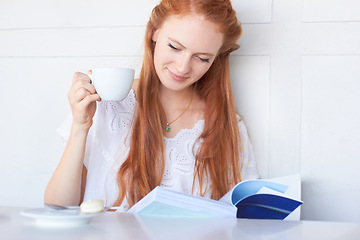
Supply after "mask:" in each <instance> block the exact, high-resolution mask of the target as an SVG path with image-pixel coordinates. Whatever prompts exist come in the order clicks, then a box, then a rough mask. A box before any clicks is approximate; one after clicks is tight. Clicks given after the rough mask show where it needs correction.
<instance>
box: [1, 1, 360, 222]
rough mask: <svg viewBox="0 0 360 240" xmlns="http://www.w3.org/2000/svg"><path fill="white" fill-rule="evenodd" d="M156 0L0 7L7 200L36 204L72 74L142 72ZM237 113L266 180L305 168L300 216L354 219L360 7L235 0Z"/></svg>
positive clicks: (53, 159)
mask: <svg viewBox="0 0 360 240" xmlns="http://www.w3.org/2000/svg"><path fill="white" fill-rule="evenodd" d="M158 2H159V1H158V0H134V1H122V0H121V1H118V0H102V1H86V0H63V1H55V2H54V1H46V0H32V1H27V0H16V1H6V0H5V1H0V90H1V94H0V104H1V110H2V113H1V118H0V153H1V155H0V166H1V167H0V195H1V198H0V205H21V206H41V205H42V201H43V192H44V189H45V186H46V184H47V182H48V180H49V178H50V176H51V175H52V172H53V170H54V169H55V167H56V165H57V163H58V161H59V159H60V155H61V152H62V146H61V143H60V141H59V139H58V137H57V135H56V133H55V130H56V128H57V126H59V124H61V122H62V120H63V119H64V118H65V116H66V115H67V113H68V112H69V107H68V103H67V96H66V95H67V91H68V89H69V87H70V83H71V78H72V75H73V73H74V72H75V71H83V72H86V71H87V70H88V69H90V68H91V67H93V66H118V65H121V66H130V67H133V68H136V69H137V74H138V73H139V69H140V66H141V55H142V53H143V49H142V48H143V42H142V41H143V34H144V29H145V24H146V22H147V19H148V17H149V15H150V12H151V9H152V8H153V6H154V5H156V3H158ZM233 5H234V7H235V8H236V10H237V13H238V17H239V19H240V20H241V22H242V23H243V29H244V33H243V36H242V38H241V40H240V44H241V48H240V49H239V50H238V51H236V52H235V53H234V54H233V56H232V58H231V75H232V82H233V88H234V96H235V100H236V103H237V108H238V110H239V112H240V113H241V115H242V116H243V117H244V119H245V121H246V124H247V126H248V131H249V134H250V137H251V139H252V142H253V145H254V149H255V153H256V157H257V161H258V168H259V172H260V174H261V176H262V177H264V178H266V177H276V176H282V175H287V174H291V173H297V172H300V174H301V176H302V199H303V200H304V202H305V204H304V205H303V207H302V219H310V220H331V221H336V220H341V221H359V220H360V207H359V205H358V204H357V203H358V202H359V200H360V174H359V173H358V171H357V170H358V169H359V168H360V163H359V160H360V152H359V150H358V149H360V138H359V136H360V125H359V122H360V110H359V109H360V108H359V103H360V97H359V95H360V94H359V93H360V70H359V69H360V23H359V20H360V11H358V9H360V1H358V0H292V1H287V0H251V1H250V0H233Z"/></svg>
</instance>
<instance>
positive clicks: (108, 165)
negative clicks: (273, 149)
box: [58, 90, 259, 211]
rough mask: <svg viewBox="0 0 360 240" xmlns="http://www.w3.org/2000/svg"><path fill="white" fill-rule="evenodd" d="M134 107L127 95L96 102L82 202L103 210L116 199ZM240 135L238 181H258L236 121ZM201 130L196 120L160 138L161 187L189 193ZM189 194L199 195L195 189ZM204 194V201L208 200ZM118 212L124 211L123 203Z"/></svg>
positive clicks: (65, 133)
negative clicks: (241, 158) (162, 156)
mask: <svg viewBox="0 0 360 240" xmlns="http://www.w3.org/2000/svg"><path fill="white" fill-rule="evenodd" d="M135 106H136V99H135V93H134V91H133V90H131V91H130V93H129V95H128V96H127V98H125V99H124V100H123V101H122V102H99V103H98V106H97V111H96V114H95V116H94V120H93V126H92V127H91V128H90V130H89V134H88V138H87V142H86V150H85V157H84V165H85V167H86V168H87V170H88V174H87V181H86V188H85V196H84V201H86V200H91V199H102V200H104V202H105V203H106V205H107V206H110V205H112V204H113V203H114V202H115V201H116V198H117V196H118V186H117V182H116V175H117V172H118V170H119V168H120V166H121V164H122V163H123V162H124V161H125V160H126V157H127V155H128V153H129V150H130V139H131V132H132V131H131V129H132V125H131V123H132V119H133V115H134V110H135ZM238 120H239V122H238V126H239V130H240V135H241V138H242V142H243V145H244V162H243V168H242V171H241V176H242V179H243V180H245V179H254V178H259V175H258V172H257V167H256V162H255V155H254V152H253V148H252V145H251V143H250V140H249V137H248V134H247V131H246V127H245V124H244V122H243V121H241V120H240V118H238ZM71 124H72V116H71V115H69V116H68V118H67V119H66V120H65V122H64V123H63V125H62V126H61V127H60V128H59V129H58V133H59V134H60V136H61V137H62V139H63V141H64V143H66V141H67V139H68V138H69V135H70V129H71ZM203 128H204V120H199V121H198V122H197V123H196V124H195V126H194V127H193V128H192V129H182V130H181V131H180V132H179V133H178V134H177V135H176V136H175V137H174V138H166V137H164V144H165V149H166V150H165V170H164V174H163V178H162V182H161V185H162V186H164V187H166V188H169V189H172V190H175V191H181V192H185V193H189V194H191V193H192V186H193V178H194V167H195V154H194V153H195V152H196V151H197V150H198V148H199V144H200V143H198V142H196V139H197V138H198V137H199V136H200V134H201V133H202V131H203ZM193 193H194V194H195V195H199V186H198V185H197V184H196V185H195V186H194V191H193ZM210 195H211V192H210V191H207V192H206V195H205V197H210ZM121 207H122V208H121V209H119V210H118V211H126V210H127V209H128V204H127V201H126V199H125V200H124V202H123V204H122V205H121Z"/></svg>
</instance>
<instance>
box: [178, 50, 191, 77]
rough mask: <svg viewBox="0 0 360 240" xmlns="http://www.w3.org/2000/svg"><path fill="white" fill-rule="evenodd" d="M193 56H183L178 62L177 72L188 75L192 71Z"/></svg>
mask: <svg viewBox="0 0 360 240" xmlns="http://www.w3.org/2000/svg"><path fill="white" fill-rule="evenodd" d="M190 62H191V56H189V55H188V54H185V53H184V54H181V55H180V56H179V57H178V59H177V60H176V70H177V73H178V74H186V73H188V72H189V71H190V69H191V64H190Z"/></svg>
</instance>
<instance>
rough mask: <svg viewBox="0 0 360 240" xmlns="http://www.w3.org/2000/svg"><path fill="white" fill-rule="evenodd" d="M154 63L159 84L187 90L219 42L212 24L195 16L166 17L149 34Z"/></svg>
mask: <svg viewBox="0 0 360 240" xmlns="http://www.w3.org/2000/svg"><path fill="white" fill-rule="evenodd" d="M152 39H153V41H155V42H156V44H155V52H154V64H155V70H156V73H157V75H158V77H159V79H160V81H161V83H162V85H163V86H164V87H165V88H167V89H169V90H172V91H181V90H185V89H187V87H189V86H190V85H192V84H193V83H194V82H196V81H197V80H199V79H200V78H201V77H202V76H203V75H204V74H205V73H206V72H207V71H208V69H209V68H210V66H211V64H212V63H213V61H214V59H215V57H216V55H217V53H218V51H219V49H220V47H221V45H222V43H223V34H222V33H220V32H219V31H218V30H217V28H216V25H215V24H213V23H211V22H209V21H206V20H204V19H203V18H202V17H201V16H198V15H188V16H185V17H181V18H180V17H179V16H176V15H173V16H170V17H169V18H168V19H167V20H166V21H165V22H164V23H163V24H162V26H161V28H159V29H158V30H156V31H155V32H154V34H153V38H152Z"/></svg>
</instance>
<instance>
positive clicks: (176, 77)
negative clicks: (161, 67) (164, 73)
mask: <svg viewBox="0 0 360 240" xmlns="http://www.w3.org/2000/svg"><path fill="white" fill-rule="evenodd" d="M167 70H168V72H169V75H170V77H171V78H172V79H174V80H175V81H177V82H183V81H185V80H186V79H188V77H185V76H181V75H177V74H175V73H173V72H172V71H170V70H169V69H167Z"/></svg>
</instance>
